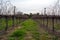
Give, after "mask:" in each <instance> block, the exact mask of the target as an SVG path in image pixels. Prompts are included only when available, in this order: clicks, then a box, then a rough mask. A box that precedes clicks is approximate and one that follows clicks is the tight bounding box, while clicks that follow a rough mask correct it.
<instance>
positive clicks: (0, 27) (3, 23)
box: [0, 18, 18, 30]
mask: <svg viewBox="0 0 60 40" xmlns="http://www.w3.org/2000/svg"><path fill="white" fill-rule="evenodd" d="M17 23H18V19H15V20H14V24H17ZM12 25H13V21H12V18H9V19H8V27H12ZM5 27H6V19H5V18H0V30H4V29H5Z"/></svg>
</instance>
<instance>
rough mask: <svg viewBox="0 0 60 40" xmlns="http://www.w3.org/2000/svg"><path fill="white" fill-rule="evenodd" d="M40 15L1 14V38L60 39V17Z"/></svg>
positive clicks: (6, 39)
mask: <svg viewBox="0 0 60 40" xmlns="http://www.w3.org/2000/svg"><path fill="white" fill-rule="evenodd" d="M25 16H26V15H25ZM39 16H40V15H36V16H31V17H30V16H28V15H27V17H24V16H22V17H18V16H10V17H9V16H3V17H2V16H1V18H0V40H60V31H59V30H60V22H59V21H60V19H59V18H60V17H59V16H58V17H57V16H50V17H49V16H40V17H39ZM56 17H57V18H56Z"/></svg>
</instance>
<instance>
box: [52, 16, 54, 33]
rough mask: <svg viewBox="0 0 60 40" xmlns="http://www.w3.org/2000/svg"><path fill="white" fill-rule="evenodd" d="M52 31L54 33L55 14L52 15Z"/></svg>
mask: <svg viewBox="0 0 60 40" xmlns="http://www.w3.org/2000/svg"><path fill="white" fill-rule="evenodd" d="M52 31H53V33H54V16H53V17H52Z"/></svg>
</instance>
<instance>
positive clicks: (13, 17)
mask: <svg viewBox="0 0 60 40" xmlns="http://www.w3.org/2000/svg"><path fill="white" fill-rule="evenodd" d="M15 8H16V7H15V6H14V15H13V16H12V20H13V26H14V25H15Z"/></svg>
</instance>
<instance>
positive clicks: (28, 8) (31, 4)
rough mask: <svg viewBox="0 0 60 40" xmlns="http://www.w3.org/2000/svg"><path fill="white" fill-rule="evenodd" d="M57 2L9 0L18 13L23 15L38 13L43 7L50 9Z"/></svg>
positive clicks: (48, 0) (54, 0) (50, 0)
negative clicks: (20, 12) (23, 13)
mask: <svg viewBox="0 0 60 40" xmlns="http://www.w3.org/2000/svg"><path fill="white" fill-rule="evenodd" d="M56 1H57V0H11V2H12V4H13V5H15V6H16V7H17V8H18V9H19V10H20V11H22V12H25V13H30V12H32V13H36V12H40V10H41V9H43V8H45V7H51V5H53V4H55V3H56Z"/></svg>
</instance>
